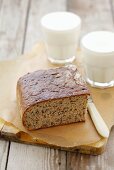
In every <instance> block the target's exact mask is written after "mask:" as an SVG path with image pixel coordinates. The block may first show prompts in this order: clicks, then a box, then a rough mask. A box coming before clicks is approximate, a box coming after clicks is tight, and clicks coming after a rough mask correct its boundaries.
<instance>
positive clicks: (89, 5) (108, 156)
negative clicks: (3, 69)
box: [0, 0, 114, 170]
mask: <svg viewBox="0 0 114 170" xmlns="http://www.w3.org/2000/svg"><path fill="white" fill-rule="evenodd" d="M42 1H43V2H42ZM42 1H40V0H37V1H36V0H31V3H32V5H31V4H30V5H29V7H30V10H28V12H29V11H30V12H29V14H28V15H27V16H28V17H27V18H28V19H27V20H28V21H29V22H25V24H26V30H27V29H29V30H30V31H27V37H28V38H27V39H25V41H24V43H23V42H22V44H24V46H25V47H26V50H29V49H30V48H31V46H32V45H33V44H34V43H35V42H36V41H38V38H37V37H39V36H37V35H36V34H34V33H35V32H36V33H37V34H38V35H40V31H39V27H36V25H35V23H36V24H37V23H38V22H39V21H38V18H39V16H40V15H41V13H45V11H46V10H48V9H47V7H48V8H49V11H48V12H50V11H52V10H56V6H57V9H58V10H59V9H60V10H61V8H62V7H63V6H66V4H65V3H66V2H65V3H64V1H62V0H61V1H57V2H58V5H56V4H55V5H54V3H55V0H54V1H50V0H48V1H46V0H42ZM3 2H4V4H5V5H3ZM10 2H11V3H9V0H1V1H0V10H1V9H2V12H1V14H0V17H1V18H2V19H3V20H4V18H5V19H6V20H7V21H6V26H8V27H9V26H10V25H12V24H13V25H14V24H15V23H14V22H12V19H11V17H9V18H10V20H9V19H7V18H6V17H5V13H8V16H10V13H11V12H12V11H10V10H8V8H9V9H10V8H11V6H12V4H15V3H16V2H17V1H16V0H11V1H10ZM23 2H25V3H26V4H27V1H26V0H23ZM110 2H112V3H113V0H103V1H102V0H100V1H99V0H94V1H91V0H87V1H84V0H70V1H67V4H68V5H67V10H70V11H73V12H76V13H77V12H78V14H79V15H80V16H81V17H82V18H83V22H84V24H83V33H86V32H88V31H91V30H92V29H94V30H95V29H96V27H97V29H106V28H108V29H110V27H112V24H111V23H112V21H111V20H112V16H111V9H110ZM48 3H49V4H50V5H49V6H47V4H48ZM52 3H53V5H52V6H53V7H52V6H51V4H52ZM6 4H8V6H7V8H6ZM16 4H17V3H16ZM36 4H37V5H36ZM99 4H101V5H99ZM25 6H26V5H23V6H22V8H23V9H24V11H25V12H24V13H26V9H25ZM113 6H114V5H113ZM113 6H112V7H113ZM18 7H20V6H18ZM14 8H15V7H14ZM52 8H53V9H52ZM23 9H22V10H20V11H23ZM17 11H18V10H17ZM42 11H43V12H42ZM93 13H94V15H93ZM104 13H105V17H103V16H104ZM21 14H22V15H23V12H21ZM16 16H17V15H16ZM31 16H32V17H31ZM29 18H31V19H29ZM8 20H9V21H11V22H10V23H9V21H8ZM94 21H95V22H94ZM95 23H96V24H95ZM20 24H21V22H20ZM22 25H23V24H22ZM31 27H32V29H31ZM91 27H92V28H91ZM94 27H95V28H94ZM12 28H13V27H12ZM86 28H87V29H86ZM17 29H18V28H17ZM21 30H22V29H20V30H18V32H19V31H21ZM86 30H87V31H86ZM3 31H4V32H7V30H6V29H3ZM9 34H10V32H9ZM14 34H15V32H14ZM15 36H16V34H15ZM22 36H23V34H22ZM16 37H17V36H16ZM24 37H26V31H25V35H24ZM31 38H32V43H31ZM15 40H16V38H15ZM6 41H8V42H9V38H8V36H7V37H6ZM20 41H21V39H20ZM0 43H2V40H1V42H0ZM26 44H27V45H26ZM6 47H7V43H2V45H1V49H2V51H3V53H0V56H2V55H3V56H5V55H4V50H3V49H5V51H7V55H6V56H5V57H8V53H9V51H11V50H12V54H11V53H10V56H12V57H13V56H17V53H16V52H15V50H13V49H12V48H6ZM23 48H24V47H23ZM17 50H18V46H17ZM18 51H19V50H18ZM18 53H19V54H20V51H19V52H18ZM113 138H114V129H113V130H112V132H111V137H110V139H109V142H108V146H107V150H106V152H105V153H104V154H102V155H101V156H98V157H93V156H90V155H82V154H78V153H71V152H64V151H59V150H53V149H48V148H44V147H38V146H37V147H35V146H28V145H24V144H23V145H22V144H18V143H14V142H11V145H6V143H5V141H1V142H0V150H1V149H3V152H1V154H0V160H1V161H0V164H1V166H0V169H5V168H4V167H5V162H6V159H5V156H6V158H7V163H8V164H7V169H8V170H10V169H12V170H13V169H23V170H24V169H25V170H26V169H28V170H29V169H30V170H31V169H32V168H33V167H34V170H35V169H36V170H37V169H38V168H39V169H40V170H41V169H43V170H44V169H45V170H47V169H60V170H66V169H68V170H71V169H72V170H75V169H78V170H82V169H84V170H95V169H100V170H104V169H106V170H113V169H114V161H113V157H114V149H113V147H112V146H113V145H114V140H113ZM4 146H6V147H8V146H10V147H9V149H8V150H9V151H8V154H7V149H6V148H5V147H4ZM4 151H5V152H4ZM36 157H37V160H36V159H35V158H36ZM16 165H18V166H16Z"/></svg>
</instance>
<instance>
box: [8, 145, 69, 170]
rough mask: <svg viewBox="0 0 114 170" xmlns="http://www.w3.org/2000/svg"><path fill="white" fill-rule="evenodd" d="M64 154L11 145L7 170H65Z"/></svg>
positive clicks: (34, 147)
mask: <svg viewBox="0 0 114 170" xmlns="http://www.w3.org/2000/svg"><path fill="white" fill-rule="evenodd" d="M65 163H66V159H65V157H64V152H62V151H61V152H59V150H54V149H48V148H44V147H37V146H30V145H24V144H17V143H12V145H11V149H10V155H9V162H8V168H7V169H8V170H13V169H15V167H16V165H18V166H17V167H16V170H20V169H23V170H31V169H34V170H48V169H51V170H56V169H57V170H65V169H66V165H65Z"/></svg>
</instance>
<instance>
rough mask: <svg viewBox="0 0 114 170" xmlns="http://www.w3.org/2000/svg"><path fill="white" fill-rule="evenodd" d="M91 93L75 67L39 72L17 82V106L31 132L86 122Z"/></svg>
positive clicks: (27, 75) (29, 74)
mask: <svg viewBox="0 0 114 170" xmlns="http://www.w3.org/2000/svg"><path fill="white" fill-rule="evenodd" d="M88 95H89V90H88V88H87V86H86V83H85V81H84V80H83V78H82V76H81V75H80V73H79V72H78V70H77V68H76V66H72V65H70V66H67V67H60V68H55V69H49V70H38V71H35V72H33V73H28V74H26V75H24V76H23V77H21V78H20V79H19V80H18V82H17V102H18V107H19V111H20V113H21V117H22V122H23V125H24V126H25V127H26V128H27V129H28V130H35V129H39V128H46V127H51V126H57V125H63V124H69V123H74V122H80V121H85V113H86V111H87V96H88Z"/></svg>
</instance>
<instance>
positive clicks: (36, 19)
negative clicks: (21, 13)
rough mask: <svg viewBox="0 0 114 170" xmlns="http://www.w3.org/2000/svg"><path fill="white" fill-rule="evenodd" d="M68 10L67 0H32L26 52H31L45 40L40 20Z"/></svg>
mask: <svg viewBox="0 0 114 170" xmlns="http://www.w3.org/2000/svg"><path fill="white" fill-rule="evenodd" d="M59 10H60V11H61V10H66V0H61V1H55V0H41V1H40V0H37V1H36V0H32V1H31V7H30V13H29V18H28V27H27V32H26V43H25V49H24V51H30V50H31V48H32V47H33V46H34V45H35V44H36V43H37V42H39V41H42V40H43V36H42V31H41V25H40V19H41V17H42V16H43V15H45V14H47V13H48V12H54V11H59Z"/></svg>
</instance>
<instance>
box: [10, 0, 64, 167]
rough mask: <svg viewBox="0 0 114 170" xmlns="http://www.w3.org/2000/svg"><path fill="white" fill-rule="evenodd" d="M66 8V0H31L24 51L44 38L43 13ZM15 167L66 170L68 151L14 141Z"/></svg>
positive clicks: (13, 157) (12, 150) (13, 164)
mask: <svg viewBox="0 0 114 170" xmlns="http://www.w3.org/2000/svg"><path fill="white" fill-rule="evenodd" d="M65 9H66V1H65V0H61V2H60V1H55V0H42V1H40V0H37V1H36V0H32V1H31V3H30V9H29V10H28V11H29V14H28V19H27V20H28V21H27V23H26V24H27V28H26V34H25V44H24V48H23V51H24V52H25V51H29V50H30V49H31V48H32V46H33V45H34V44H35V43H36V42H38V41H40V40H41V39H42V35H41V28H40V18H41V17H42V15H44V14H46V13H48V12H51V11H57V10H65ZM16 165H18V167H16ZM15 167H16V170H18V169H19V170H20V169H23V170H26V169H27V170H31V169H34V170H37V169H38V170H49V169H50V170H66V152H64V151H59V150H54V149H49V148H43V147H38V146H37V147H36V146H28V145H24V144H17V143H14V142H12V143H11V146H10V153H9V159H8V166H7V169H8V170H10V169H11V170H14V169H15Z"/></svg>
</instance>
